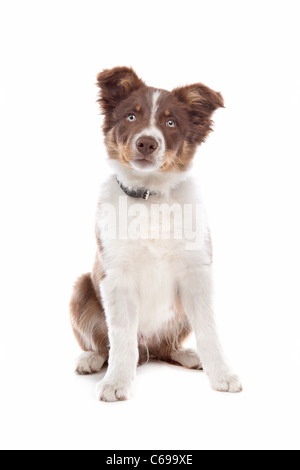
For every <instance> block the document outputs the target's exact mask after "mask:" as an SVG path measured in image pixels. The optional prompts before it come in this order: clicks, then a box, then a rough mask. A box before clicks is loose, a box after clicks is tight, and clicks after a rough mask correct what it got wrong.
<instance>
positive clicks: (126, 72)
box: [97, 67, 145, 115]
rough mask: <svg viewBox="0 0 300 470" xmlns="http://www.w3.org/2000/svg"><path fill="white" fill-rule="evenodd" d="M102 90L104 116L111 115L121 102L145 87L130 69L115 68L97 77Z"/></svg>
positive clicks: (100, 99)
mask: <svg viewBox="0 0 300 470" xmlns="http://www.w3.org/2000/svg"><path fill="white" fill-rule="evenodd" d="M97 85H98V86H99V88H100V93H99V97H100V98H99V100H98V101H99V103H100V107H101V109H102V112H103V114H104V115H108V114H109V113H111V112H112V111H113V110H114V108H115V107H116V106H117V105H118V104H119V103H120V101H122V100H124V99H125V98H127V97H128V96H129V95H130V94H131V93H132V92H133V91H135V90H137V89H138V88H140V87H142V86H145V83H144V82H143V80H141V79H140V78H139V77H138V76H137V74H136V73H135V71H134V70H133V69H132V68H131V67H130V68H129V67H115V68H113V69H110V70H103V72H101V73H99V75H98V76H97Z"/></svg>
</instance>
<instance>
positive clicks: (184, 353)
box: [170, 349, 203, 370]
mask: <svg viewBox="0 0 300 470" xmlns="http://www.w3.org/2000/svg"><path fill="white" fill-rule="evenodd" d="M170 358H171V360H172V361H174V362H176V363H177V364H180V365H181V366H183V367H186V368H187V369H197V370H202V369H203V367H202V362H201V359H200V357H199V355H198V353H197V352H196V351H194V349H178V350H173V351H172V352H171V354H170Z"/></svg>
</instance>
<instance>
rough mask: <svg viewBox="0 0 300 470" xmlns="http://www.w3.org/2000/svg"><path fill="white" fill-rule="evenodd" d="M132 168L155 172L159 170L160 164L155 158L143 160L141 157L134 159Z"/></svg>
mask: <svg viewBox="0 0 300 470" xmlns="http://www.w3.org/2000/svg"><path fill="white" fill-rule="evenodd" d="M131 166H132V167H133V168H135V169H138V170H145V171H147V170H148V171H149V170H155V169H158V168H159V164H158V162H157V160H156V159H155V158H153V157H144V158H141V157H140V156H139V157H135V158H133V159H132V161H131Z"/></svg>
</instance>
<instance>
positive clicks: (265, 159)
mask: <svg viewBox="0 0 300 470" xmlns="http://www.w3.org/2000/svg"><path fill="white" fill-rule="evenodd" d="M298 13H299V2H298V1H297V0H295V1H292V0H284V1H283V0H282V1H276V0H272V1H269V0H251V1H243V2H241V1H240V0H227V1H223V0H222V1H215V0H210V1H209V2H207V1H202V0H186V1H185V2H182V1H178V0H173V1H172V2H167V1H157V0H152V1H151V2H147V3H146V2H143V1H136V0H131V1H128V2H124V1H116V0H112V1H110V2H103V1H101V0H98V1H94V0H86V1H84V2H83V1H78V0H72V1H69V0H59V1H58V0H51V1H47V0H44V1H42V2H41V1H33V0H27V1H26V2H24V1H16V0H15V1H14V0H0V44H1V57H0V133H1V139H0V152H1V172H0V202H1V244H0V251H1V253H0V254H1V313H0V315H1V318H0V336H1V338H0V339H1V343H0V352H1V354H0V366H1V388H0V396H1V398H0V434H1V435H0V447H1V448H6V449H166V448H168V449H266V448H267V449H289V448H298V449H299V447H300V445H299V444H300V443H299V440H300V439H299V417H300V410H299V386H300V380H299V366H300V345H299V331H300V319H299V313H300V308H299V307H300V300H299V266H300V250H299V239H300V226H299V201H300V189H299V157H300V152H299V150H300V144H299V105H300V68H299V44H300V30H299V24H298V17H299V14H298ZM115 65H132V66H133V67H134V68H135V69H136V70H137V72H138V74H139V75H141V76H142V77H143V78H144V79H145V80H146V81H147V82H148V83H149V84H150V85H152V86H157V87H160V88H167V89H172V88H173V87H175V86H178V85H180V84H186V83H192V82H197V81H202V82H204V83H205V84H207V85H208V86H210V87H212V88H214V89H216V90H218V91H221V92H222V93H223V96H224V99H225V104H226V109H222V110H219V111H217V113H216V115H215V132H214V133H213V134H212V135H211V136H210V137H209V139H208V142H207V143H206V144H204V145H203V146H202V147H201V148H200V149H199V152H198V155H197V161H196V164H195V169H194V171H195V172H196V173H197V174H198V177H199V184H201V185H202V190H203V194H204V196H205V200H206V205H207V209H208V212H209V215H210V222H211V228H212V232H213V238H214V245H215V278H216V294H215V304H216V312H217V320H218V325H219V330H220V335H221V338H222V342H223V345H224V349H225V351H226V353H227V356H228V358H229V362H230V363H231V364H232V366H233V368H234V369H235V370H236V371H237V372H238V373H239V374H240V375H241V378H242V380H243V384H244V388H245V390H244V392H243V394H241V395H238V396H232V395H224V394H218V393H216V392H213V391H212V390H211V389H210V388H209V384H208V381H207V379H206V377H205V376H204V374H202V373H199V372H195V371H187V370H184V369H182V368H179V367H176V366H169V365H166V364H150V365H147V366H144V367H142V368H140V369H139V370H138V377H137V387H136V388H137V390H136V396H135V398H134V399H133V400H132V401H130V402H126V403H125V402H124V403H117V404H105V403H98V402H97V401H96V400H95V395H94V386H95V383H96V382H97V381H98V380H99V378H101V374H100V375H98V376H95V377H77V376H76V375H75V374H74V373H73V359H74V357H75V356H76V354H78V352H79V349H78V347H77V345H76V343H75V341H74V339H73V336H72V332H71V329H70V326H69V320H68V301H69V297H70V292H71V288H72V284H73V281H74V280H75V278H76V277H77V276H78V275H79V274H81V273H83V272H86V271H89V270H90V269H91V265H92V262H93V256H94V252H95V241H94V213H95V207H96V198H97V192H98V188H99V184H100V181H101V179H102V178H103V177H104V176H105V174H106V172H107V165H106V162H105V159H106V157H105V148H104V145H103V142H102V134H101V131H100V126H101V120H102V118H101V117H100V116H99V111H98V108H97V105H96V93H97V90H96V87H95V85H94V84H95V78H96V74H97V73H98V72H99V71H101V70H102V69H103V68H108V67H112V66H115ZM102 375H103V374H102Z"/></svg>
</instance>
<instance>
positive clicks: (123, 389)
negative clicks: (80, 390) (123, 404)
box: [96, 379, 131, 402]
mask: <svg viewBox="0 0 300 470" xmlns="http://www.w3.org/2000/svg"><path fill="white" fill-rule="evenodd" d="M96 394H97V398H98V400H101V401H108V402H114V401H125V400H129V399H130V398H131V386H128V385H124V384H121V383H118V382H116V381H111V380H105V379H103V380H102V381H101V382H99V383H98V384H97V385H96Z"/></svg>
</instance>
